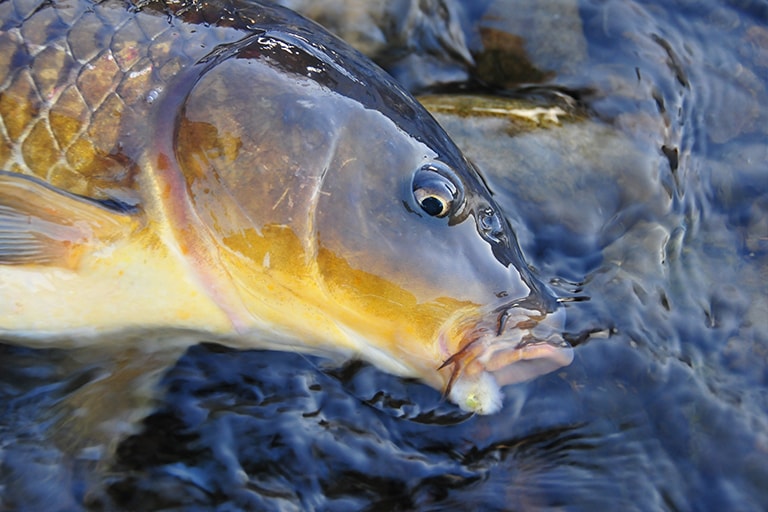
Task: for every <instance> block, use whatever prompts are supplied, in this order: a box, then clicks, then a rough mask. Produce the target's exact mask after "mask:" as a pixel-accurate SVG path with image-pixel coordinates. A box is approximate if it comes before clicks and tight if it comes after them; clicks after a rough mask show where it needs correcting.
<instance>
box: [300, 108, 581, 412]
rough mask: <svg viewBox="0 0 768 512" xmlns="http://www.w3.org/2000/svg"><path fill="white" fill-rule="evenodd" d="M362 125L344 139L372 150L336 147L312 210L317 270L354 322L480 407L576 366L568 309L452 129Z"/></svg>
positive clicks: (461, 400) (492, 407) (464, 402)
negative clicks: (425, 133)
mask: <svg viewBox="0 0 768 512" xmlns="http://www.w3.org/2000/svg"><path fill="white" fill-rule="evenodd" d="M422 122H423V123H429V124H431V123H433V121H432V120H431V119H429V118H424V119H423V120H422ZM365 124H366V126H368V127H369V130H370V129H372V127H374V126H376V123H374V122H373V121H372V120H371V119H368V120H367V121H366V123H365ZM362 129H363V127H362V126H360V127H355V128H354V129H353V130H351V131H350V132H349V133H347V134H346V136H347V137H349V139H357V143H356V144H351V145H345V147H348V148H349V149H350V150H351V149H352V148H355V147H357V148H358V149H359V148H360V147H365V148H366V150H365V151H362V152H361V151H357V150H355V151H354V153H355V154H354V155H352V154H347V151H342V150H341V148H340V147H339V148H337V155H336V158H335V159H334V160H333V163H332V165H331V166H330V169H332V171H329V172H328V174H327V175H326V176H325V178H324V182H323V188H322V190H323V194H322V195H321V196H320V197H319V198H318V203H317V208H316V211H315V212H314V219H313V225H314V237H315V240H316V244H317V248H318V251H317V265H318V271H319V276H320V278H321V279H322V281H323V285H324V287H325V289H326V290H327V293H328V295H329V296H330V297H332V298H333V300H334V302H335V303H336V304H337V305H340V307H341V308H342V309H343V310H344V311H347V312H354V315H352V316H354V318H353V319H349V318H348V319H347V325H352V326H354V330H355V332H358V333H364V334H362V336H364V338H365V339H369V340H373V339H376V338H377V336H378V337H380V339H379V340H378V341H377V342H376V346H377V347H379V349H381V348H384V349H385V350H384V353H385V354H386V355H387V357H390V358H391V357H396V358H397V359H399V360H401V361H407V362H408V364H410V365H411V366H413V367H415V368H416V371H415V373H416V374H417V375H419V376H420V377H421V378H422V379H424V380H427V381H429V382H431V383H432V384H433V385H435V386H436V387H438V388H441V389H443V390H444V391H445V393H446V394H447V396H448V397H449V398H450V399H451V400H452V401H453V402H455V403H457V404H459V405H460V406H461V407H462V408H464V409H467V410H472V411H475V412H481V413H492V412H495V411H496V410H498V408H499V407H500V405H501V394H500V391H499V390H500V388H501V387H502V386H504V385H507V384H512V383H517V382H522V381H525V380H529V379H531V378H533V377H536V376H538V375H541V374H544V373H548V372H551V371H553V370H555V369H557V368H560V367H562V366H566V365H568V364H570V362H571V361H572V358H573V353H572V350H571V348H570V346H569V345H568V343H567V342H566V341H565V340H564V339H563V336H562V332H563V329H564V321H565V311H564V309H563V308H562V307H560V305H559V303H558V301H557V299H556V298H555V296H554V295H553V294H552V292H551V291H550V289H549V288H548V287H547V286H545V285H544V284H543V283H542V282H541V281H540V280H539V279H538V278H537V276H535V275H534V274H533V273H532V272H531V270H530V269H529V267H528V266H527V265H526V263H525V261H524V259H523V257H522V254H521V251H520V249H519V246H518V242H517V239H516V237H515V234H514V232H513V230H512V228H511V226H510V224H509V222H508V221H507V219H506V218H505V217H504V215H503V212H502V211H501V209H500V207H499V206H498V204H497V203H496V202H495V201H494V199H493V197H492V195H491V193H490V192H489V190H488V187H487V186H486V184H485V183H484V181H483V180H482V178H481V176H480V174H479V173H478V172H477V170H476V169H475V167H474V166H473V165H472V164H471V163H470V162H468V161H467V160H466V159H464V158H463V157H462V156H461V155H460V153H458V151H457V150H455V149H454V148H453V146H452V143H451V142H450V141H449V140H448V139H447V138H440V139H437V142H436V139H434V138H431V139H430V138H427V137H420V136H419V135H418V133H419V132H418V131H416V130H415V128H412V129H411V130H410V131H409V132H407V133H406V132H402V131H400V130H398V129H397V128H396V127H391V126H390V127H389V128H388V129H385V128H384V127H383V126H382V127H381V129H382V130H383V132H384V131H388V133H386V134H385V133H383V132H382V133H379V134H377V136H376V137H375V138H374V140H379V141H386V142H383V143H382V144H381V145H380V146H379V147H376V146H377V145H376V144H371V143H370V142H365V141H363V140H361V138H362V137H366V136H364V135H360V134H362V133H365V132H364V131H361V130H362ZM414 134H415V135H414ZM368 135H369V136H370V135H371V133H370V132H369V133H368ZM366 140H368V139H366ZM429 141H432V142H429ZM340 146H341V144H340ZM379 365H381V366H385V363H383V362H380V363H379Z"/></svg>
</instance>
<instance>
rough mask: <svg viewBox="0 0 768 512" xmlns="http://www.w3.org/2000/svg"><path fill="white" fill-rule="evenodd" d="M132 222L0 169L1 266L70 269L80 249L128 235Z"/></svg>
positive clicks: (95, 204)
mask: <svg viewBox="0 0 768 512" xmlns="http://www.w3.org/2000/svg"><path fill="white" fill-rule="evenodd" d="M135 223H136V221H135V219H134V218H133V217H132V216H131V215H128V214H126V213H122V212H118V211H115V210H114V209H112V208H108V207H107V206H105V205H103V204H101V203H99V202H98V201H95V200H92V199H88V198H84V197H80V196H76V195H74V194H71V193H69V192H65V191H63V190H59V189H57V188H55V187H53V186H51V185H49V184H48V183H45V182H43V181H41V180H39V179H37V178H34V177H31V176H25V175H22V174H18V173H12V172H7V171H0V265H54V266H62V267H67V268H74V267H76V266H77V263H78V261H79V259H80V257H81V255H82V254H83V252H84V251H86V250H88V249H91V248H94V247H95V244H98V243H103V242H105V241H109V240H111V239H115V238H116V237H120V236H126V235H127V234H128V233H129V232H130V231H131V230H132V229H133V228H134V227H135Z"/></svg>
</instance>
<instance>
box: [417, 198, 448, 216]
mask: <svg viewBox="0 0 768 512" xmlns="http://www.w3.org/2000/svg"><path fill="white" fill-rule="evenodd" d="M420 204H421V208H422V209H423V210H424V211H425V212H427V214H428V215H431V216H433V217H436V216H438V215H441V214H442V213H443V212H444V210H445V204H444V203H443V201H441V200H440V199H439V198H437V197H435V196H429V197H425V198H424V199H422V200H421V203H420Z"/></svg>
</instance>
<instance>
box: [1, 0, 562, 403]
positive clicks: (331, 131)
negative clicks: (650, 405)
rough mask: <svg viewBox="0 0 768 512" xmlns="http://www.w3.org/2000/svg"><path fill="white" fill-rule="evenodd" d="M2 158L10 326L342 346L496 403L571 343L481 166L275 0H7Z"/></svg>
mask: <svg viewBox="0 0 768 512" xmlns="http://www.w3.org/2000/svg"><path fill="white" fill-rule="evenodd" d="M0 169H3V171H2V172H0V337H1V338H2V339H3V341H4V342H10V343H20V344H25V345H29V346H34V347H61V348H72V347H87V346H92V345H102V344H109V343H112V342H114V341H113V340H115V339H116V338H115V334H118V333H125V332H129V333H131V332H133V333H140V336H131V337H130V339H132V340H141V341H136V342H137V343H146V344H149V345H151V344H152V343H153V342H154V343H172V342H171V341H169V339H170V338H169V337H168V336H167V335H163V336H159V337H153V336H152V333H153V332H162V333H168V332H175V331H178V332H179V333H190V332H191V333H198V334H199V337H198V338H197V339H204V340H206V341H216V342H218V343H222V344H225V345H229V346H233V347H237V348H279V349H281V350H299V351H305V352H312V353H339V354H343V355H344V356H345V357H358V358H361V359H364V360H367V361H369V362H371V363H373V364H375V365H376V366H378V367H380V368H382V369H383V370H385V371H388V372H391V373H393V374H396V375H401V376H407V377H415V378H418V379H421V380H422V381H424V382H426V383H427V384H429V385H431V386H433V387H435V388H437V389H439V390H442V391H444V392H445V393H446V395H447V396H448V397H449V399H450V400H451V401H453V402H455V403H456V404H458V405H459V406H460V407H461V408H463V409H465V410H469V411H473V412H477V413H481V414H488V413H493V412H495V411H498V410H499V408H500V407H501V403H502V398H501V397H502V394H501V391H500V389H501V387H502V386H504V385H507V384H510V383H514V382H520V381H523V380H527V379H530V378H532V377H534V376H537V375H540V374H543V373H547V372H550V371H552V370H554V369H557V368H560V367H562V366H564V365H567V364H569V363H570V362H571V360H572V357H573V353H572V350H571V348H570V347H569V346H568V344H567V343H566V342H565V341H564V340H563V337H562V329H563V322H564V310H563V308H562V307H561V306H560V304H559V302H558V300H557V298H556V297H555V295H554V294H553V293H552V291H551V290H550V289H549V288H548V287H547V286H546V285H544V284H543V283H542V282H541V281H540V280H539V279H538V277H537V276H536V275H534V273H533V272H532V271H531V270H530V269H529V268H528V266H527V265H526V263H525V261H524V259H523V256H522V254H521V251H520V249H519V247H518V242H517V240H516V237H515V234H514V232H513V230H512V228H511V226H510V224H509V222H508V220H507V219H506V218H505V217H504V216H503V213H502V212H501V211H500V209H499V207H498V205H497V204H496V202H495V201H494V199H493V197H492V194H491V192H490V191H489V190H488V188H487V186H486V185H485V183H484V181H483V178H482V177H481V176H480V174H479V172H478V171H477V169H476V168H475V167H474V166H473V165H472V163H471V162H469V161H468V160H467V159H466V158H465V157H464V156H462V153H461V152H460V151H459V149H458V148H457V147H456V146H455V145H454V144H453V142H452V141H451V140H450V139H449V138H448V136H447V135H446V134H445V132H444V131H443V130H442V129H441V128H440V126H439V125H438V124H437V122H436V121H435V120H434V119H433V118H432V117H431V116H430V115H429V114H428V112H427V111H426V110H425V109H424V108H423V107H422V106H421V105H420V104H419V103H418V102H417V101H416V100H414V99H413V98H412V97H411V96H410V95H409V94H408V92H406V91H405V90H404V89H403V88H402V87H401V86H400V85H398V84H397V83H396V82H395V81H394V80H393V79H392V78H390V77H389V76H388V75H387V74H386V73H385V72H383V71H381V70H380V69H379V68H378V67H376V66H375V65H374V64H373V63H372V62H370V61H369V60H367V59H366V58H365V57H363V56H362V55H361V54H359V53H357V52H356V51H354V50H352V49H351V48H349V47H348V46H347V45H346V44H345V43H344V42H342V41H341V40H339V39H337V38H335V37H334V36H332V35H330V34H329V33H328V32H326V31H325V30H324V29H322V28H321V27H320V26H319V25H316V24H314V23H313V22H310V21H307V20H305V19H304V18H302V17H300V16H299V15H297V14H295V13H293V12H291V11H289V10H287V9H284V8H281V7H277V6H272V5H268V4H262V3H259V2H254V1H240V0H215V1H211V2H200V1H197V0H181V1H166V0H138V1H134V0H130V1H123V0H103V1H99V2H93V1H91V0H72V1H69V2H63V1H58V0H7V1H5V2H2V3H0ZM179 339H181V340H184V342H183V343H189V342H191V341H190V340H194V339H196V338H195V336H180V337H179Z"/></svg>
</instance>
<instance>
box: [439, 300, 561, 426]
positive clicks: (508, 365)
mask: <svg viewBox="0 0 768 512" xmlns="http://www.w3.org/2000/svg"><path fill="white" fill-rule="evenodd" d="M564 323H565V310H564V309H563V308H562V307H559V308H557V309H555V310H554V311H546V308H543V307H542V306H541V305H540V304H539V302H538V301H537V300H536V299H535V298H532V297H528V298H525V299H521V300H518V301H513V302H511V303H507V304H505V305H503V306H501V307H497V308H495V309H493V310H492V311H490V312H489V313H487V314H485V315H481V317H480V320H477V317H474V319H464V320H461V321H458V322H454V325H453V326H451V327H450V328H449V330H448V331H446V332H443V333H441V338H442V339H441V346H443V347H444V348H447V347H448V345H447V343H443V342H447V340H448V339H458V340H460V341H459V346H458V347H457V350H455V351H454V352H453V353H452V354H451V355H450V356H449V357H448V358H447V359H446V360H445V362H444V363H443V364H442V365H441V366H440V367H439V368H438V370H439V371H442V370H445V371H450V372H451V373H450V375H449V376H448V381H447V384H446V386H445V391H444V392H445V395H446V396H447V397H448V398H449V399H450V400H451V401H452V402H454V403H456V404H457V405H459V407H461V408H462V409H464V410H467V411H471V412H476V413H479V414H492V413H495V412H497V411H498V410H499V409H501V405H502V395H501V388H502V387H503V386H506V385H508V384H515V383H518V382H524V381H527V380H530V379H533V378H534V377H537V376H539V375H544V374H547V373H550V372H552V371H555V370H557V369H558V368H562V367H564V366H568V365H569V364H571V362H572V361H573V349H572V348H571V346H570V345H569V344H568V342H567V341H565V339H563V336H562V330H563V326H564Z"/></svg>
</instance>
